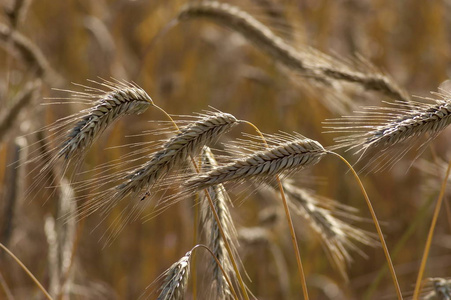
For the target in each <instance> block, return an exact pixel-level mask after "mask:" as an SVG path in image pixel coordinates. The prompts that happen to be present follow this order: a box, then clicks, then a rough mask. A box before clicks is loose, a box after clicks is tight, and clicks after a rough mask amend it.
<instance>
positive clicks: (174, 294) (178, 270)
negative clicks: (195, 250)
mask: <svg viewBox="0 0 451 300" xmlns="http://www.w3.org/2000/svg"><path fill="white" fill-rule="evenodd" d="M191 253H192V251H188V252H187V253H186V254H185V255H184V256H183V257H182V258H180V259H179V260H178V261H177V262H175V263H174V264H173V265H172V266H171V267H170V268H169V269H168V270H167V271H166V272H165V273H164V274H165V278H164V280H163V284H162V285H161V288H160V290H161V292H160V294H159V295H158V298H157V299H158V300H181V299H185V291H186V286H187V283H188V279H189V275H190V258H191Z"/></svg>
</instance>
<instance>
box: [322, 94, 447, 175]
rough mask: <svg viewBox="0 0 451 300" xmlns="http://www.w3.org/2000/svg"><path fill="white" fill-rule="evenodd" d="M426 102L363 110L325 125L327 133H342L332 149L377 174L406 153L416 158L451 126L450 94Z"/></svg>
mask: <svg viewBox="0 0 451 300" xmlns="http://www.w3.org/2000/svg"><path fill="white" fill-rule="evenodd" d="M440 96H441V97H442V99H437V100H434V101H432V102H429V103H420V102H411V103H409V104H406V103H402V102H394V103H388V106H387V107H364V108H363V110H362V111H357V112H355V115H353V116H344V117H342V118H339V119H333V120H328V121H326V122H324V124H325V126H324V128H326V129H329V131H328V133H342V134H344V136H341V137H337V138H335V141H336V142H337V144H336V145H335V146H333V147H332V149H339V148H347V151H354V153H355V154H356V155H359V159H358V161H361V160H362V161H364V160H365V159H368V160H367V161H365V163H366V165H365V166H364V167H363V170H367V169H368V170H369V171H379V170H383V169H385V168H388V167H391V166H393V165H394V164H395V163H396V162H398V161H399V160H401V159H402V158H403V157H404V156H405V155H406V154H407V153H409V152H411V151H412V152H416V153H417V157H418V156H419V155H420V154H421V153H422V152H423V151H424V149H425V147H426V146H427V145H428V143H429V142H431V141H432V140H433V139H434V138H435V137H436V136H437V135H438V134H439V133H440V132H441V131H442V130H443V129H445V128H446V127H447V126H448V125H449V124H450V123H451V101H450V98H449V97H450V95H444V94H440ZM417 157H416V158H417Z"/></svg>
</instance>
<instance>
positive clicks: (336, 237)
mask: <svg viewBox="0 0 451 300" xmlns="http://www.w3.org/2000/svg"><path fill="white" fill-rule="evenodd" d="M283 188H284V191H285V194H286V196H287V199H288V201H289V202H288V203H289V206H290V208H291V209H292V210H293V212H294V213H296V214H297V215H299V216H301V217H302V218H304V219H305V222H304V224H305V223H307V225H308V226H309V227H310V228H311V229H312V230H313V231H314V232H315V233H317V234H318V236H319V237H320V238H321V242H322V244H323V245H324V248H325V250H326V251H327V253H328V258H329V259H330V260H331V262H332V263H333V264H334V265H335V266H336V267H337V269H338V271H339V272H340V274H341V275H342V276H343V278H345V279H347V278H348V277H347V272H346V267H347V266H348V265H349V264H350V263H351V262H352V256H351V251H354V252H357V253H358V254H360V255H362V256H364V257H365V254H364V252H363V251H362V250H360V249H359V248H358V247H357V243H359V244H362V245H367V246H376V245H377V240H376V235H375V234H372V233H370V232H368V231H365V230H363V229H360V228H358V227H356V226H353V225H352V224H351V223H350V221H352V220H359V217H357V216H356V215H355V212H356V209H354V208H353V207H350V206H346V205H342V204H339V203H337V202H335V201H333V200H331V199H328V198H325V197H320V196H318V195H317V194H315V193H314V192H312V191H309V190H306V189H302V188H299V187H297V186H295V185H293V184H292V183H290V182H284V183H283ZM276 192H277V191H276Z"/></svg>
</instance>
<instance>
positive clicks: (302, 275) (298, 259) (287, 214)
mask: <svg viewBox="0 0 451 300" xmlns="http://www.w3.org/2000/svg"><path fill="white" fill-rule="evenodd" d="M242 122H244V123H246V124H248V125H250V126H252V127H253V128H254V129H255V131H256V132H257V133H258V134H259V135H260V137H261V139H262V140H263V143H264V144H265V148H268V143H267V142H266V139H265V137H264V136H263V134H262V133H261V131H260V129H258V127H257V126H255V125H254V124H253V123H251V122H249V121H242ZM276 180H277V184H278V185H279V190H280V195H281V197H282V202H283V208H284V210H285V217H286V218H287V222H288V227H289V228H290V235H291V242H292V244H293V249H294V253H295V255H296V263H297V266H298V271H299V276H300V279H301V286H302V293H303V294H304V299H305V300H308V299H309V296H308V289H307V282H306V280H305V273H304V268H303V267H302V260H301V254H300V251H299V247H298V242H297V239H296V232H295V231H294V225H293V221H292V219H291V215H290V210H289V208H288V203H287V199H286V197H285V192H284V191H283V185H282V181H281V180H280V177H279V176H278V175H277V176H276Z"/></svg>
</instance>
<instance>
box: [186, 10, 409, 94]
mask: <svg viewBox="0 0 451 300" xmlns="http://www.w3.org/2000/svg"><path fill="white" fill-rule="evenodd" d="M194 18H204V19H208V20H211V21H213V22H216V23H217V24H219V25H222V26H225V27H228V28H230V29H232V30H235V31H237V32H239V33H241V34H242V35H243V36H244V37H245V38H246V39H248V40H249V41H251V42H253V43H254V44H255V45H256V46H257V47H258V48H259V49H261V50H263V51H264V52H266V53H267V54H268V55H269V56H270V57H272V58H273V59H274V60H275V61H277V62H279V63H281V64H282V65H284V66H286V67H288V68H290V69H292V70H294V71H296V72H297V73H300V74H302V75H305V76H307V77H311V78H314V79H316V80H318V81H321V82H323V81H324V80H325V79H326V81H327V79H334V80H340V81H345V82H351V83H355V84H358V85H360V86H362V87H363V88H365V89H367V90H370V91H376V92H382V93H384V94H386V95H387V96H389V97H391V98H393V99H398V100H402V101H404V102H409V100H410V98H409V96H408V94H407V93H406V92H405V91H404V90H402V89H401V88H399V87H398V86H397V85H396V84H395V83H394V82H393V81H392V80H391V79H390V78H388V77H387V76H385V75H383V74H381V73H377V72H369V71H368V72H364V73H363V72H358V71H355V70H351V69H350V68H349V67H347V66H346V65H344V64H340V63H339V62H338V60H337V59H334V58H332V57H328V56H327V55H325V54H323V53H320V52H318V51H315V50H312V49H310V50H309V51H304V52H301V51H298V50H297V49H295V48H294V47H292V46H291V45H289V44H288V43H286V42H285V41H284V40H283V39H282V38H280V37H278V36H277V35H275V34H274V33H273V32H272V31H271V30H270V29H269V28H268V27H266V26H265V25H264V24H262V23H261V22H259V21H258V20H256V19H255V18H254V17H252V16H251V15H250V14H248V13H246V12H244V11H242V10H241V9H240V8H238V7H235V6H232V5H229V4H226V3H220V2H216V1H203V2H200V3H193V4H189V5H187V6H185V8H183V9H182V10H181V12H180V13H179V15H178V20H180V21H184V20H189V19H194Z"/></svg>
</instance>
